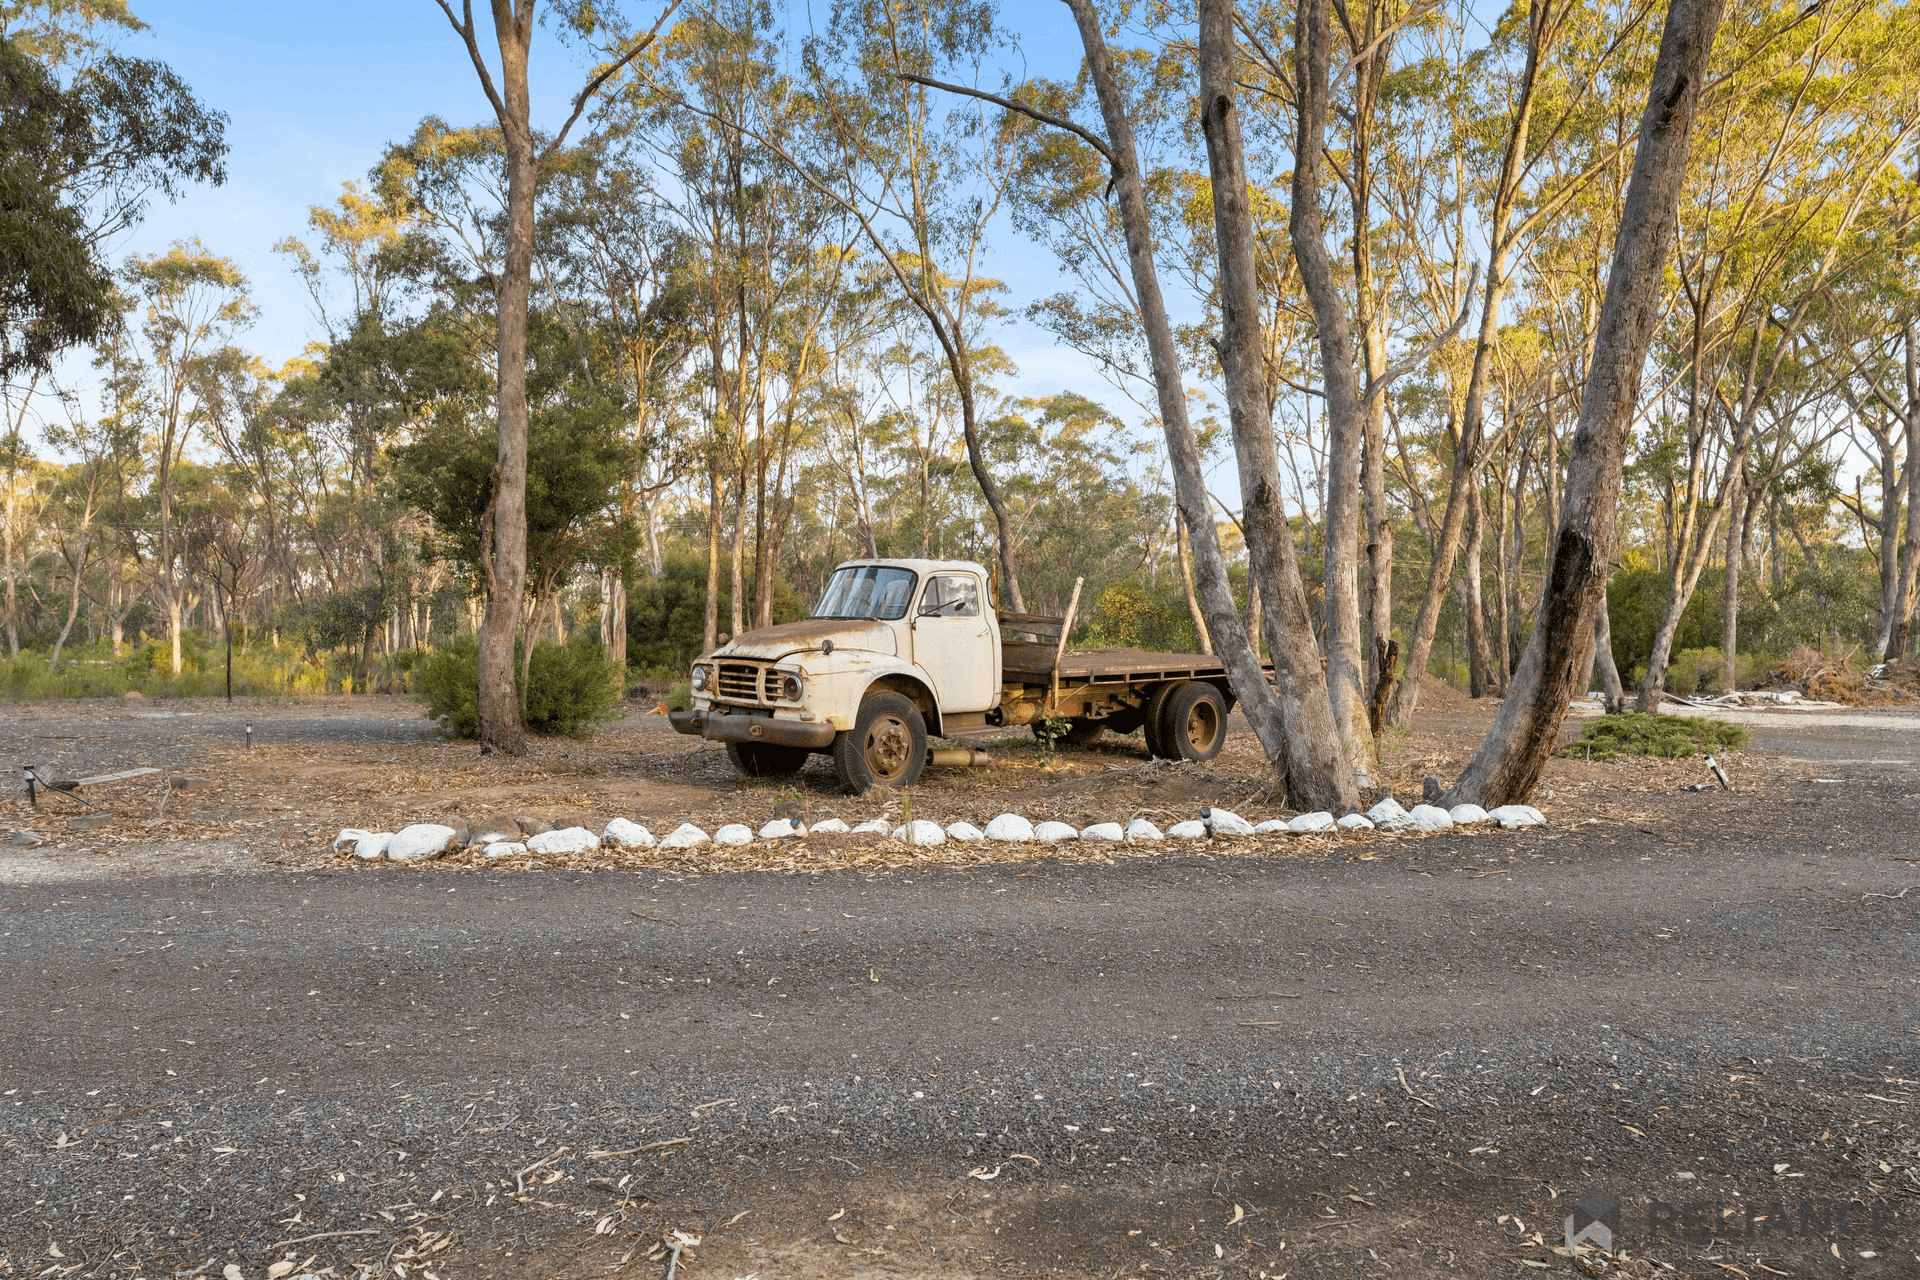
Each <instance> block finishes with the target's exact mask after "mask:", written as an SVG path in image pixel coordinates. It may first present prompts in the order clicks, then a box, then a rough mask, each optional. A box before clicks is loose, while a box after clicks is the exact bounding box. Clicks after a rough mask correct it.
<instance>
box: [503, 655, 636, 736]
mask: <svg viewBox="0 0 1920 1280" xmlns="http://www.w3.org/2000/svg"><path fill="white" fill-rule="evenodd" d="M618 680H619V673H618V672H617V671H615V670H614V666H613V663H611V662H609V661H608V660H607V658H606V655H605V654H603V653H602V652H601V651H600V646H599V644H598V643H596V642H594V641H591V640H572V641H569V642H568V643H566V644H555V643H553V642H552V641H551V640H542V641H541V642H540V643H538V644H536V645H534V646H533V665H532V666H531V667H529V668H528V670H527V687H526V688H525V689H523V690H522V691H521V700H522V702H523V703H524V704H525V707H526V717H527V728H528V729H530V730H532V731H533V732H534V733H552V734H560V735H562V736H565V737H568V738H579V737H583V736H585V734H586V733H587V731H588V730H590V729H592V728H593V726H594V725H596V724H603V723H605V722H606V721H608V720H611V719H613V718H614V717H615V716H617V715H618V714H619V713H620V685H619V684H618V683H617V681H618Z"/></svg>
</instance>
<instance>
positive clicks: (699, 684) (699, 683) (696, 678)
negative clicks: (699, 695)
mask: <svg viewBox="0 0 1920 1280" xmlns="http://www.w3.org/2000/svg"><path fill="white" fill-rule="evenodd" d="M693 687H694V690H695V691H696V692H704V691H705V690H706V687H707V669H706V668H705V667H695V668H694V669H693Z"/></svg>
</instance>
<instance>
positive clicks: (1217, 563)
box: [1066, 0, 1358, 811]
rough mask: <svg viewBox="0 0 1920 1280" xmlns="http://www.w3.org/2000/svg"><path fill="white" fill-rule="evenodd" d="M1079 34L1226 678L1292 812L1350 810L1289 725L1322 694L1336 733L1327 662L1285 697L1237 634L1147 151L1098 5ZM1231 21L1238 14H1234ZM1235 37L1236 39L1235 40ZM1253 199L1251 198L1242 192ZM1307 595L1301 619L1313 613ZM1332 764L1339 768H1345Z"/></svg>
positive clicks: (1080, 18)
mask: <svg viewBox="0 0 1920 1280" xmlns="http://www.w3.org/2000/svg"><path fill="white" fill-rule="evenodd" d="M1066 3H1067V5H1068V7H1069V8H1070V9H1071V10H1072V11H1073V17H1074V23H1075V25H1076V26H1077V27H1078V28H1079V31H1080V39H1081V43H1082V45H1083V46H1084V48H1085V50H1086V60H1087V73H1088V75H1089V77H1090V78H1091V79H1092V81H1093V84H1094V88H1095V91H1096V92H1097V93H1098V95H1099V99H1100V110H1101V115H1102V117H1103V119H1104V120H1105V122H1106V126H1107V138H1108V145H1109V147H1110V150H1111V160H1112V163H1113V185H1114V195H1115V198H1116V199H1117V200H1118V202H1119V206H1120V214H1121V225H1122V227H1123V229H1124V231H1125V235H1126V242H1127V265H1128V267H1129V269H1130V273H1131V275H1132V277H1133V284H1134V296H1135V298H1136V299H1137V303H1138V306H1139V317H1140V325H1141V329H1142V330H1143V331H1144V336H1145V338H1146V342H1147V351H1148V354H1149V356H1150V358H1151V360H1152V365H1153V381H1154V390H1155V393H1156V395H1157V399H1158V406H1159V410H1160V422H1161V427H1162V429H1163V430H1164V431H1165V433H1166V439H1167V462H1168V468H1169V470H1170V471H1171V472H1172V473H1173V480H1174V496H1175V501H1176V502H1178V504H1179V507H1180V512H1181V515H1182V516H1183V517H1184V518H1185V520H1186V522H1187V529H1188V531H1189V534H1190V536H1191V539H1192V547H1193V561H1194V565H1193V568H1194V587H1195V591H1196V594H1197V595H1198V596H1199V599H1200V604H1201V607H1202V610H1203V611H1204V613H1205V616H1206V621H1207V624H1208V627H1209V628H1210V629H1211V630H1212V632H1213V636H1214V642H1215V643H1216V644H1217V645H1218V646H1219V651H1220V658H1221V662H1222V664H1223V665H1224V666H1225V667H1226V669H1227V677H1228V680H1229V682H1230V683H1231V685H1232V687H1233V690H1234V692H1235V694H1236V695H1237V696H1238V698H1239V700H1240V707H1241V710H1242V711H1243V712H1244V713H1245V715H1246V717H1247V720H1248V723H1250V724H1251V725H1252V726H1253V731H1254V733H1255V735H1256V736H1258V737H1259V739H1260V745H1261V747H1262V749H1263V750H1264V751H1265V752H1266V754H1267V758H1268V759H1269V760H1271V761H1272V762H1273V763H1274V765H1275V766H1276V768H1277V769H1278V770H1279V773H1280V776H1281V780H1282V781H1283V783H1284V784H1285V785H1286V787H1287V790H1288V798H1289V800H1290V802H1291V803H1293V804H1295V805H1298V806H1300V807H1302V808H1325V809H1328V810H1332V809H1335V808H1339V809H1341V810H1343V811H1344V810H1346V809H1348V808H1350V807H1352V805H1353V804H1354V803H1355V802H1356V801H1357V798H1358V797H1357V794H1356V793H1355V792H1354V788H1353V783H1352V778H1351V775H1350V774H1349V773H1348V771H1347V770H1346V769H1344V768H1336V769H1334V770H1332V771H1331V776H1329V775H1328V773H1327V772H1325V771H1323V770H1321V769H1320V768H1319V767H1318V765H1317V762H1318V761H1319V760H1321V758H1322V757H1324V756H1326V755H1329V754H1332V755H1334V756H1336V757H1337V752H1335V751H1332V750H1331V748H1332V742H1333V739H1332V738H1331V737H1330V736H1329V737H1326V738H1323V739H1321V743H1323V744H1325V746H1324V747H1320V746H1317V744H1316V743H1315V742H1314V741H1313V740H1312V727H1311V726H1310V725H1307V724H1305V723H1301V722H1290V719H1289V717H1288V715H1287V711H1288V710H1290V709H1291V708H1292V707H1293V706H1294V705H1295V704H1296V702H1297V701H1298V700H1299V699H1300V698H1301V697H1302V695H1303V693H1311V694H1314V695H1317V696H1318V698H1319V701H1320V707H1321V708H1322V709H1323V711H1324V712H1325V719H1326V721H1327V722H1328V723H1327V727H1328V728H1331V721H1332V712H1331V710H1330V709H1328V708H1327V704H1326V688H1325V686H1324V684H1322V682H1321V679H1320V672H1319V670H1318V663H1317V662H1316V663H1315V664H1314V666H1315V669H1314V671H1313V672H1312V673H1311V674H1312V679H1311V681H1310V682H1309V685H1310V687H1309V688H1305V689H1303V686H1302V684H1301V681H1300V680H1299V679H1298V678H1294V679H1290V680H1289V681H1287V682H1286V683H1284V684H1283V685H1282V686H1281V688H1280V690H1279V691H1278V694H1277V695H1276V691H1275V689H1274V688H1273V687H1272V686H1270V685H1269V684H1268V683H1267V680H1266V677H1265V674H1264V673H1263V672H1262V671H1261V669H1260V662H1259V659H1258V658H1257V657H1256V656H1255V655H1254V652H1253V648H1252V646H1251V645H1250V644H1249V643H1248V641H1247V634H1246V632H1245V631H1244V630H1242V629H1241V628H1240V626H1239V625H1238V623H1239V617H1238V609H1237V608H1236V607H1235V604H1234V599H1233V590H1232V588H1231V586H1230V585H1229V584H1228V581H1227V566H1226V557H1225V556H1224V555H1223V554H1222V553H1221V550H1220V539H1219V536H1218V534H1217V533H1216V532H1215V531H1214V527H1213V516H1212V508H1211V507H1210V505H1209V499H1208V497H1207V490H1206V478H1205V475H1204V474H1203V472H1202V471H1201V467H1200V453H1199V448H1198V446H1197V445H1196V443H1195V441H1194V437H1193V428H1192V426H1191V425H1190V423H1189V422H1188V419H1187V404H1186V388H1185V386H1184V379H1183V378H1182V376H1181V371H1180V358H1179V354H1178V349H1177V348H1176V347H1175V346H1174V341H1173V325H1172V322H1171V321H1170V320H1169V319H1168V316H1167V308H1166V302H1165V299H1164V298H1163V296H1162V294H1161V292H1160V277H1159V271H1158V269H1157V267H1156V266H1155V264H1154V260H1153V237H1152V223H1151V221H1150V220H1149V218H1148V214H1147V203H1146V194H1145V191H1144V190H1143V188H1142V186H1141V180H1140V159H1139V149H1138V147H1137V146H1136V145H1135V143H1134V136H1133V122H1132V120H1131V118H1130V117H1129V115H1128V113H1127V107H1126V102H1125V99H1124V98H1123V97H1122V96H1121V91H1120V85H1119V79H1118V77H1117V76H1116V75H1115V74H1114V69H1113V62H1112V59H1111V58H1110V56H1109V55H1108V52H1107V45H1106V38H1105V36H1104V35H1103V34H1102V30H1101V24H1100V17H1099V15H1098V14H1097V13H1096V12H1095V11H1094V7H1093V0H1066ZM1229 18H1230V15H1229ZM1229 34H1230V33H1229ZM1243 195H1244V192H1243ZM1304 607H1305V601H1304V593H1303V598H1302V599H1301V601H1300V612H1301V613H1302V614H1304ZM1331 763H1335V764H1337V763H1338V761H1337V759H1336V760H1335V761H1332V762H1331Z"/></svg>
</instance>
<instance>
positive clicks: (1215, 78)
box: [1199, 0, 1373, 811]
mask: <svg viewBox="0 0 1920 1280" xmlns="http://www.w3.org/2000/svg"><path fill="white" fill-rule="evenodd" d="M1325 2H1326V0H1306V3H1305V5H1304V6H1303V8H1302V14H1303V16H1302V18H1301V28H1302V34H1303V36H1304V37H1305V38H1306V45H1305V48H1303V50H1302V52H1301V56H1300V60H1299V67H1300V77H1301V83H1302V86H1303V87H1302V90H1301V117H1302V121H1303V122H1302V124H1301V127H1300V136H1301V138H1302V142H1301V144H1300V147H1299V150H1300V158H1299V160H1298V162H1297V163H1296V164H1295V166H1294V179H1293V181H1294V187H1293V207H1294V218H1295V220H1296V223H1295V225H1296V244H1295V252H1296V256H1298V257H1299V258H1301V260H1302V262H1301V277H1302V279H1303V280H1308V281H1309V283H1308V290H1309V292H1315V291H1317V290H1319V289H1321V288H1322V287H1324V288H1325V289H1326V290H1329V291H1331V290H1333V289H1334V287H1335V286H1334V284H1333V273H1332V269H1331V267H1330V266H1329V264H1328V262H1327V257H1326V244H1325V243H1324V241H1322V240H1321V238H1320V220H1319V205H1318V203H1317V201H1318V196H1319V172H1320V166H1319V160H1320V145H1321V139H1322V138H1323V137H1324V135H1325V130H1326V118H1325V112H1326V80H1327V62H1328V58H1329V49H1328V45H1329V44H1330V43H1331V42H1330V39H1329V36H1328V32H1327V21H1326V9H1325ZM1233 10H1234V6H1233V0H1201V4H1200V29H1199V36H1200V40H1199V45H1200V102H1201V111H1200V122H1201V128H1202V130H1203V132H1204V133H1205V134H1206V140H1207V169H1208V176H1209V178H1210V179H1211V186H1212V191H1213V231H1214V239H1215V241H1216V243H1217V245H1218V248H1219V267H1218V271H1217V273H1216V279H1217V282H1218V286H1219V290H1220V341H1219V343H1218V350H1219V354H1220V367H1221V371H1222V373H1223V375H1224V381H1225V383H1226V392H1227V412H1228V417H1229V420H1230V421H1231V423H1232V427H1233V451H1234V456H1235V458H1236V460H1237V461H1238V462H1239V470H1240V498H1241V503H1242V505H1243V508H1244V510H1243V514H1242V516H1241V519H1242V522H1243V523H1244V525H1245V527H1246V534H1247V555H1248V560H1249V563H1250V564H1251V566H1252V570H1253V577H1254V581H1256V582H1257V583H1259V585H1260V599H1261V606H1262V609H1263V611H1264V612H1265V613H1266V623H1267V641H1268V644H1269V645H1270V646H1271V647H1272V651H1273V666H1274V681H1275V683H1276V684H1277V685H1278V687H1279V690H1280V703H1281V706H1282V708H1283V711H1284V715H1285V718H1286V725H1287V729H1288V733H1287V748H1288V755H1289V758H1288V769H1287V780H1288V785H1289V788H1290V789H1291V790H1293V791H1294V792H1296V793H1297V794H1298V795H1299V797H1300V798H1299V799H1296V800H1295V801H1294V803H1295V804H1299V805H1303V806H1304V805H1306V804H1308V803H1311V804H1312V805H1313V807H1315V808H1323V809H1329V810H1340V811H1350V810H1352V809H1355V808H1358V807H1359V802H1360V786H1361V784H1362V782H1364V783H1365V785H1367V786H1369V787H1370V786H1371V785H1372V770H1373V734H1372V732H1371V731H1370V730H1369V729H1368V727H1367V704H1366V692H1365V690H1364V689H1363V688H1362V681H1363V679H1364V672H1365V662H1364V660H1363V659H1362V657H1361V655H1360V653H1359V649H1358V646H1359V643H1360V635H1359V617H1358V612H1357V610H1358V607H1359V588H1358V581H1357V573H1358V565H1357V563H1356V561H1357V555H1356V553H1357V550H1358V547H1357V541H1358V538H1359V528H1358V524H1357V521H1358V517H1359V513H1358V511H1357V510H1356V509H1355V508H1356V499H1357V496H1358V488H1359V485H1358V471H1359V461H1360V460H1359V446H1360V391H1359V381H1358V378H1357V377H1356V375H1355V372H1354V368H1353V352H1352V342H1351V338H1350V336H1349V335H1348V334H1347V332H1346V328H1345V325H1346V312H1345V308H1344V306H1342V305H1341V304H1340V301H1339V298H1338V296H1337V295H1334V296H1333V297H1332V298H1331V301H1332V302H1333V304H1334V306H1335V309H1336V310H1337V312H1338V329H1339V332H1338V334H1337V335H1336V336H1334V337H1333V338H1329V336H1328V334H1327V323H1326V318H1325V317H1322V319H1321V325H1320V328H1321V344H1322V351H1323V353H1324V356H1323V360H1324V363H1325V364H1326V366H1327V368H1326V371H1325V372H1326V397H1327V403H1328V405H1329V410H1328V416H1329V418H1330V419H1332V420H1333V421H1334V423H1335V431H1336V432H1337V433H1343V436H1344V439H1345V442H1346V443H1345V448H1346V449H1347V451H1348V454H1349V455H1350V456H1349V457H1348V458H1347V462H1348V463H1350V464H1351V466H1349V467H1348V468H1347V470H1348V472H1349V473H1350V474H1349V476H1348V480H1350V481H1351V483H1347V482H1346V481H1343V482H1342V486H1343V487H1344V490H1345V491H1344V493H1343V495H1342V498H1341V501H1342V503H1343V506H1342V508H1341V512H1340V514H1338V515H1336V514H1334V513H1333V512H1329V515H1328V519H1327V527H1328V532H1327V535H1326V536H1327V538H1328V542H1329V545H1332V544H1334V543H1336V542H1338V543H1340V544H1342V545H1343V546H1344V550H1343V551H1341V552H1340V553H1338V555H1337V557H1336V556H1331V555H1330V557H1329V560H1328V565H1329V568H1335V567H1337V568H1338V571H1339V572H1338V575H1337V576H1338V578H1339V581H1338V582H1337V583H1329V584H1328V592H1329V595H1332V594H1333V593H1334V592H1336V591H1339V592H1344V593H1346V594H1345V597H1344V598H1345V600H1346V601H1347V603H1346V604H1343V605H1342V606H1341V608H1340V609H1339V610H1338V611H1337V614H1338V616H1337V617H1336V618H1335V619H1334V620H1335V622H1336V623H1337V630H1336V636H1337V643H1338V645H1339V646H1340V647H1341V650H1342V652H1341V656H1340V657H1339V658H1337V659H1335V660H1333V661H1332V663H1331V665H1330V666H1329V667H1328V669H1327V670H1326V671H1325V672H1324V673H1323V672H1322V669H1321V665H1320V654H1319V650H1318V646H1317V645H1316V644H1315V643H1314V637H1313V610H1312V607H1311V605H1310V604H1309V603H1308V601H1307V592H1306V587H1305V585H1304V584H1303V583H1302V581H1301V578H1300V565H1299V563H1298V561H1297V560H1296V559H1295V556H1294V546H1293V530H1292V529H1291V528H1290V527H1289V526H1288V524H1287V518H1286V510H1285V508H1284V506H1283V505H1282V501H1281V490H1280V467H1279V458H1278V455H1277V451H1276V448H1275V445H1274V438H1273V420H1272V417H1271V416H1270V414H1269V411H1268V406H1269V405H1270V404H1272V399H1271V397H1270V396H1269V395H1268V391H1267V366H1266V355H1265V335H1264V334H1263V333H1262V332H1261V325H1260V315H1261V301H1260V282H1259V278H1258V276H1257V274H1256V268H1255V266H1254V262H1255V258H1254V244H1253V206H1252V201H1251V198H1250V196H1249V194H1248V187H1247V166H1246V152H1245V144H1244V141H1243V139H1242V137H1241V126H1240V111H1239V104H1238V100H1237V95H1238V93H1239V83H1238V80H1237V78H1236V76H1235V72H1234V68H1235V63H1236V61H1237V55H1238V47H1237V37H1236V36H1235V35H1234V29H1233ZM1303 202H1304V203H1305V205H1306V206H1307V207H1308V208H1310V209H1311V210H1312V213H1311V215H1310V216H1309V217H1308V218H1307V219H1306V221H1305V225H1304V226H1302V225H1301V222H1300V219H1301V208H1302V204H1303ZM1302 242H1305V244H1306V249H1305V251H1302V249H1301V244H1302ZM1316 254H1317V258H1316V259H1315V265H1314V267H1313V268H1311V269H1310V268H1309V267H1308V266H1307V263H1306V259H1307V258H1309V257H1310V256H1314V255H1316ZM1316 273H1317V283H1316V282H1315V280H1316ZM1317 310H1318V308H1316V311H1317ZM1336 388H1337V390H1336ZM1336 398H1337V401H1336ZM1336 403H1337V407H1336ZM1349 606H1350V607H1349ZM1213 638H1214V643H1216V644H1220V643H1223V637H1222V636H1221V634H1220V629H1219V628H1218V627H1216V628H1214V637H1213ZM1336 689H1337V690H1338V692H1337V694H1336V693H1335V692H1334V690H1336ZM1336 708H1338V710H1336ZM1356 775H1357V776H1356Z"/></svg>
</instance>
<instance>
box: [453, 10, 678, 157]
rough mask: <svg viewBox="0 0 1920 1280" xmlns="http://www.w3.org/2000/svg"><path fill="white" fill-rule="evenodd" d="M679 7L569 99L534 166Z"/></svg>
mask: <svg viewBox="0 0 1920 1280" xmlns="http://www.w3.org/2000/svg"><path fill="white" fill-rule="evenodd" d="M436 2H437V3H443V2H444V0H436ZM679 7H680V0H667V7H666V8H664V9H662V10H661V11H660V16H659V18H657V19H656V20H655V21H654V24H653V29H652V30H651V31H649V32H647V34H646V35H645V36H643V37H641V38H640V39H639V40H638V41H636V42H635V43H634V45H633V47H632V48H630V49H628V50H627V51H626V52H625V53H623V54H621V55H620V56H619V57H618V58H616V59H614V60H613V61H612V62H609V63H608V64H607V65H606V66H604V67H602V68H600V70H599V71H597V72H595V73H594V76H593V78H592V79H591V80H589V81H587V82H586V84H584V85H582V86H581V88H580V92H579V93H576V94H575V95H574V96H573V111H572V113H571V114H570V115H568V116H567V122H566V123H565V124H563V125H561V126H560V132H558V133H556V134H554V135H553V141H552V142H549V143H548V144H547V145H546V146H545V147H542V148H541V150H540V155H539V156H538V157H537V158H536V159H535V161H534V163H535V164H536V165H541V164H545V163H546V161H547V157H548V156H550V155H552V154H553V153H554V152H555V151H558V150H559V149H560V146H561V144H562V143H564V142H565V141H566V140H567V133H568V131H569V130H571V129H572V128H573V126H574V125H575V124H576V123H577V122H578V121H579V119H580V113H581V112H583V111H585V110H586V109H587V103H589V102H590V101H592V100H593V95H594V94H596V93H598V92H600V89H601V87H602V86H603V85H605V84H606V83H607V81H609V80H611V79H613V77H615V76H617V75H619V74H620V72H621V71H622V70H623V69H625V67H626V66H627V64H628V63H630V62H632V61H633V60H634V59H635V58H637V57H639V56H640V55H641V54H642V53H645V52H646V51H647V50H648V49H650V48H652V47H653V42H654V41H655V40H657V39H658V38H659V37H660V28H661V27H663V26H665V25H666V23H667V19H668V18H670V17H672V16H673V12H674V10H676V9H678V8H679Z"/></svg>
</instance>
